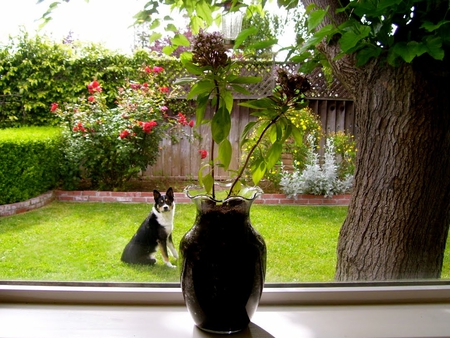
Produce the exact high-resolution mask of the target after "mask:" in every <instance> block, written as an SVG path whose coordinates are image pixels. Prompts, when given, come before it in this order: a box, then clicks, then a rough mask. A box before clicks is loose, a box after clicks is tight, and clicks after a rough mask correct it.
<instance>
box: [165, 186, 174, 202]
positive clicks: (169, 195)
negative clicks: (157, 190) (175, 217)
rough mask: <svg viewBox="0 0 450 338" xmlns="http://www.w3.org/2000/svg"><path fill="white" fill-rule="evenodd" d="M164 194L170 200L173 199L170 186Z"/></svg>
mask: <svg viewBox="0 0 450 338" xmlns="http://www.w3.org/2000/svg"><path fill="white" fill-rule="evenodd" d="M166 196H167V197H169V198H170V199H171V200H173V189H172V187H170V188H169V189H167V191H166Z"/></svg>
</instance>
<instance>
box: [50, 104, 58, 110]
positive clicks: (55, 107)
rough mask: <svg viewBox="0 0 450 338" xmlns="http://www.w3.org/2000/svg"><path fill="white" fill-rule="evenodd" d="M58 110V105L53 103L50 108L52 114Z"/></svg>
mask: <svg viewBox="0 0 450 338" xmlns="http://www.w3.org/2000/svg"><path fill="white" fill-rule="evenodd" d="M56 109H58V104H57V103H55V102H53V103H52V106H51V107H50V111H51V112H54V111H55V110H56Z"/></svg>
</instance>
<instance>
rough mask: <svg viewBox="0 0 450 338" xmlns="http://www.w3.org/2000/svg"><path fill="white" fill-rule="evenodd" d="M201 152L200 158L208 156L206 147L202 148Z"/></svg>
mask: <svg viewBox="0 0 450 338" xmlns="http://www.w3.org/2000/svg"><path fill="white" fill-rule="evenodd" d="M198 152H199V153H200V158H201V159H202V160H203V159H204V158H206V156H208V152H207V151H206V150H205V149H201V150H199V151H198Z"/></svg>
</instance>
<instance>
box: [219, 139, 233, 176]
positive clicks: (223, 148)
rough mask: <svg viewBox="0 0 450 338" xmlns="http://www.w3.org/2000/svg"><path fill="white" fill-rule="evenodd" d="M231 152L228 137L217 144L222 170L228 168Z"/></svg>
mask: <svg viewBox="0 0 450 338" xmlns="http://www.w3.org/2000/svg"><path fill="white" fill-rule="evenodd" d="M232 154H233V147H232V146H231V142H230V141H229V140H228V139H225V140H223V141H222V142H221V143H220V144H219V154H218V155H219V156H218V157H219V161H220V163H222V165H223V167H224V170H228V167H229V166H230V163H231V155H232Z"/></svg>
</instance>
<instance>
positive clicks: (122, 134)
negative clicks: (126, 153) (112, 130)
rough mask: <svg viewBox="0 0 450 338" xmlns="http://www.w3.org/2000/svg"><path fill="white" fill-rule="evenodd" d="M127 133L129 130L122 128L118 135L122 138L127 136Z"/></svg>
mask: <svg viewBox="0 0 450 338" xmlns="http://www.w3.org/2000/svg"><path fill="white" fill-rule="evenodd" d="M128 135H130V132H129V131H128V130H126V129H125V130H124V131H122V132H121V133H120V135H119V137H120V138H121V139H124V138H125V137H127V136H128Z"/></svg>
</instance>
